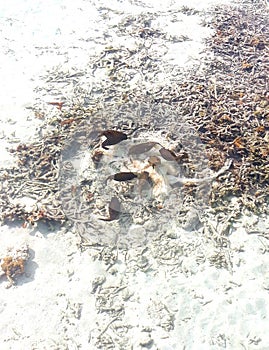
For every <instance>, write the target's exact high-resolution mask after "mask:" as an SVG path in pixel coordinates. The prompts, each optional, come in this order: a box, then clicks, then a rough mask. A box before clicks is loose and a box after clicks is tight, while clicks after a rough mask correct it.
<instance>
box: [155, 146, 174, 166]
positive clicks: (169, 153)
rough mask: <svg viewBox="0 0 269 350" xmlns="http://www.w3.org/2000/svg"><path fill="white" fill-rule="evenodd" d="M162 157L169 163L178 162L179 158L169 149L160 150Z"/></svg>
mask: <svg viewBox="0 0 269 350" xmlns="http://www.w3.org/2000/svg"><path fill="white" fill-rule="evenodd" d="M159 152H160V154H161V156H162V157H163V159H165V160H167V161H169V162H173V161H176V160H177V156H176V155H175V153H174V152H173V151H170V150H169V149H167V148H164V147H162V148H161V149H160V150H159Z"/></svg>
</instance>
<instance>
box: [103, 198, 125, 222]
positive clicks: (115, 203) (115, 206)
mask: <svg viewBox="0 0 269 350" xmlns="http://www.w3.org/2000/svg"><path fill="white" fill-rule="evenodd" d="M120 212H121V204H120V201H119V200H118V198H117V197H112V198H111V201H110V203H109V205H108V213H109V217H108V218H100V220H102V221H113V220H117V219H118V218H119V216H120Z"/></svg>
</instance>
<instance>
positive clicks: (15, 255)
mask: <svg viewBox="0 0 269 350" xmlns="http://www.w3.org/2000/svg"><path fill="white" fill-rule="evenodd" d="M29 257H30V255H29V247H28V245H27V244H26V243H23V244H22V245H21V246H19V247H12V248H9V249H8V251H7V253H6V256H4V257H3V258H1V259H0V267H1V269H2V272H3V273H2V275H3V274H4V275H5V276H6V278H7V280H8V282H9V284H8V285H7V286H6V287H7V288H10V287H11V286H12V285H14V284H15V276H18V275H22V274H23V273H24V271H25V263H26V261H27V260H28V259H29ZM0 276H1V272H0Z"/></svg>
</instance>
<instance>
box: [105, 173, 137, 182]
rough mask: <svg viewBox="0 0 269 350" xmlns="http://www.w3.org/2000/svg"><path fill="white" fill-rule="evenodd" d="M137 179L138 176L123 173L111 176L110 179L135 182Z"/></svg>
mask: <svg viewBox="0 0 269 350" xmlns="http://www.w3.org/2000/svg"><path fill="white" fill-rule="evenodd" d="M136 177H137V174H134V173H132V172H127V171H122V172H120V173H116V174H114V175H111V176H110V177H109V179H113V180H115V181H129V180H133V179H135V178H136Z"/></svg>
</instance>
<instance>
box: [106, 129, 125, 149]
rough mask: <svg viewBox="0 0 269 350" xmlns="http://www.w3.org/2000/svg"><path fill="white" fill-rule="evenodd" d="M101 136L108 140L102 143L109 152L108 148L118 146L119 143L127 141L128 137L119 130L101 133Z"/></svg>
mask: <svg viewBox="0 0 269 350" xmlns="http://www.w3.org/2000/svg"><path fill="white" fill-rule="evenodd" d="M101 136H105V137H106V140H105V141H104V142H103V143H102V147H103V148H104V149H106V150H108V148H107V146H112V145H116V144H117V143H119V142H121V141H124V140H127V135H126V134H125V133H123V132H121V131H117V130H105V131H103V132H102V133H101Z"/></svg>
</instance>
